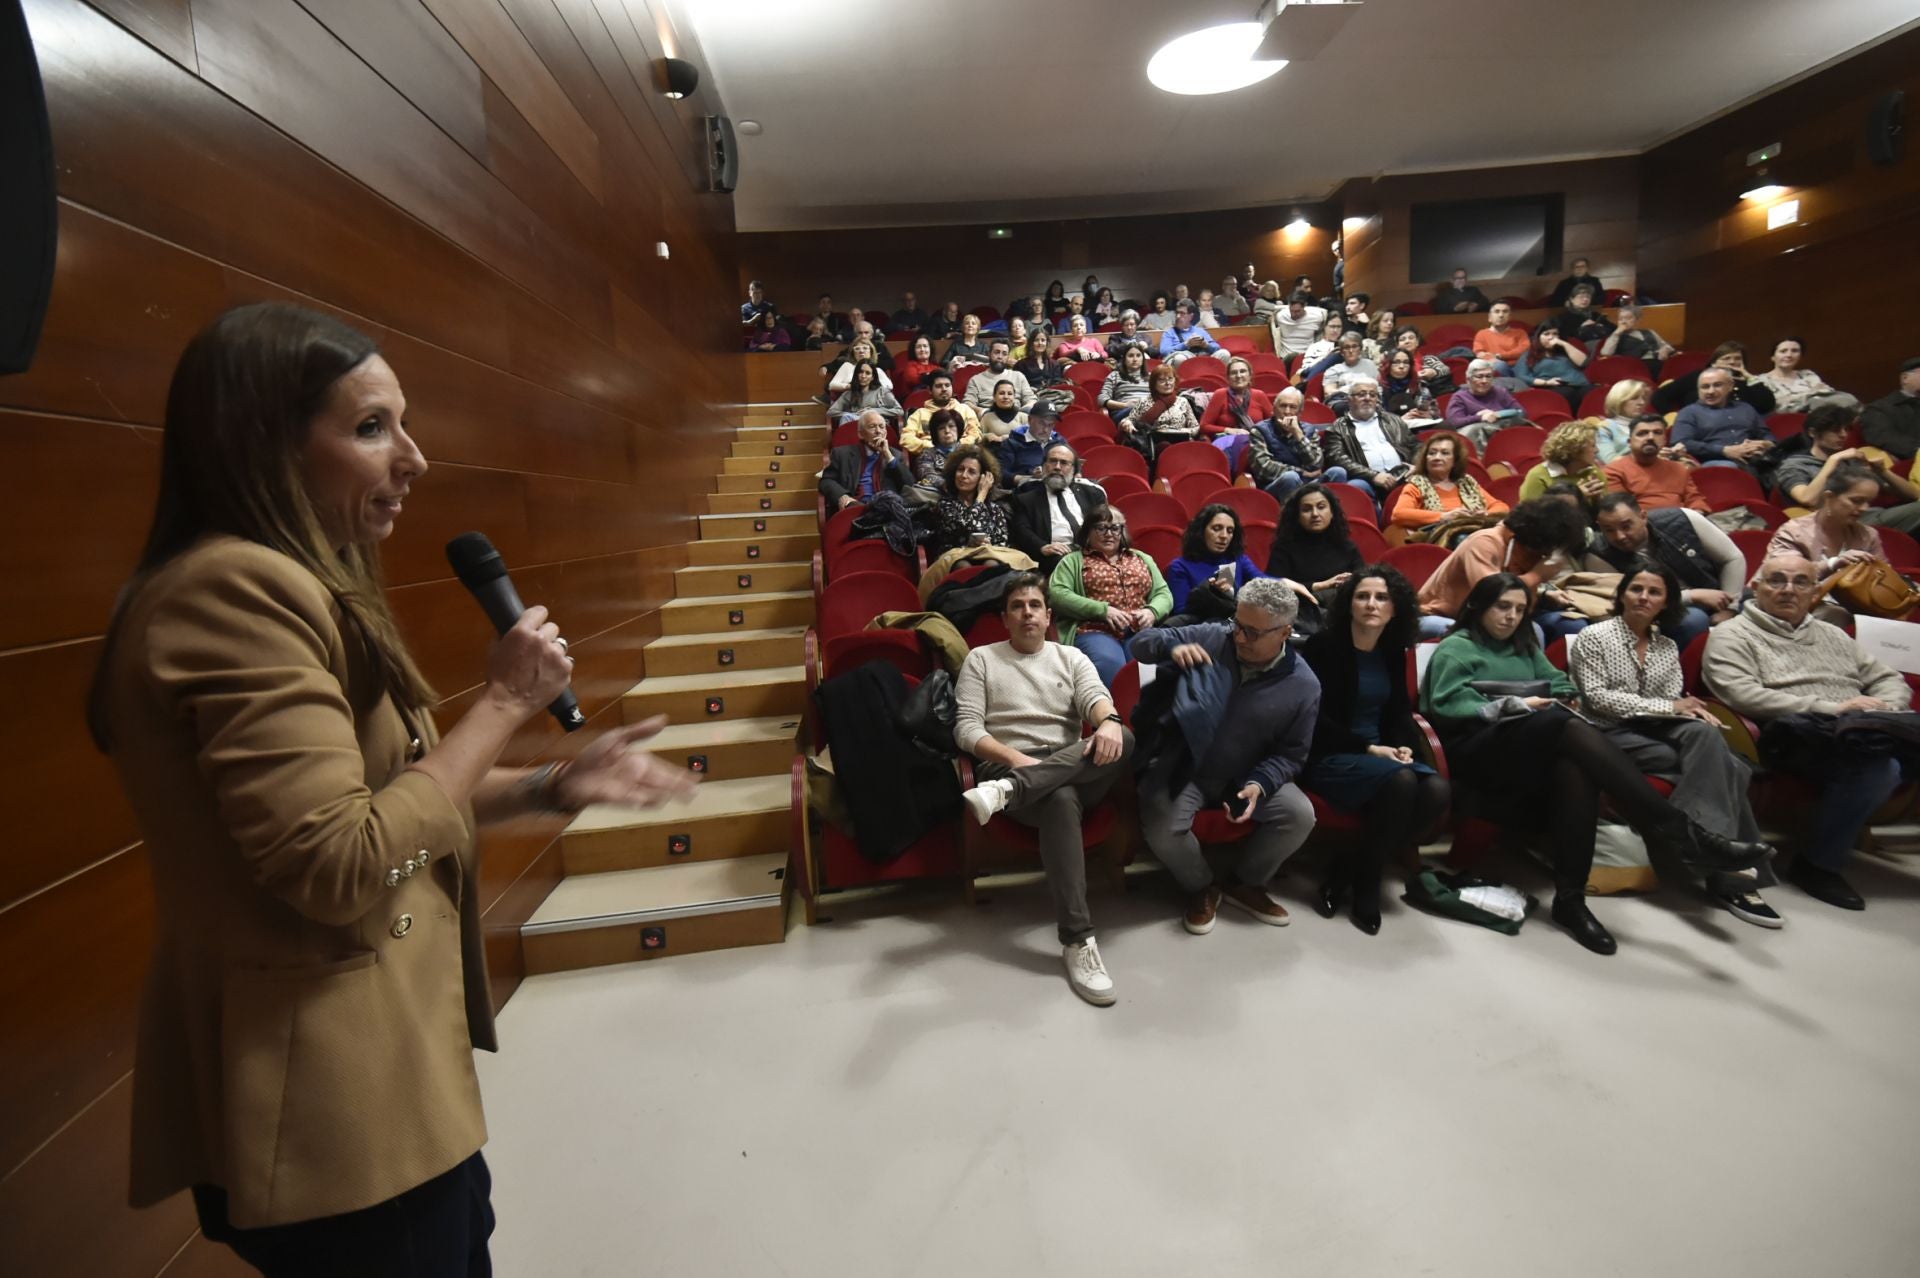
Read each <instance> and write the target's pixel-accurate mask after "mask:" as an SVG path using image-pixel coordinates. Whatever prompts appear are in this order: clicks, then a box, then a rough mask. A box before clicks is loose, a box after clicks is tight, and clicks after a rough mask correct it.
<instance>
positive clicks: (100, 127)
mask: <svg viewBox="0 0 1920 1278" xmlns="http://www.w3.org/2000/svg"><path fill="white" fill-rule="evenodd" d="M562 2H563V3H564V4H565V11H564V12H563V10H562V8H560V7H556V0H444V2H443V0H434V3H433V4H431V5H428V4H426V3H424V2H423V0H387V2H383V3H382V4H379V5H366V4H350V3H345V2H344V0H261V2H259V3H254V2H252V0H245V2H243V0H194V3H192V4H189V3H188V0H97V2H92V3H88V2H83V0H27V3H26V10H27V14H28V21H29V26H30V30H31V32H32V35H33V38H34V41H35V46H36V51H37V52H38V54H39V57H40V60H41V67H42V72H43V76H44V79H45V82H46V86H47V94H48V103H49V108H50V111H51V115H52V119H53V130H54V141H55V149H56V152H57V157H58V164H59V174H60V196H61V204H60V218H61V231H62V239H61V245H60V254H59V258H58V262H57V265H56V277H55V283H54V290H53V298H52V305H51V308H50V311H49V315H48V318H47V326H46V334H45V340H44V341H43V343H42V346H41V350H40V355H39V358H38V360H37V361H36V363H35V366H34V367H33V369H32V370H31V371H29V372H28V373H26V374H23V375H20V376H14V377H7V378H0V581H4V582H5V583H6V585H7V590H8V592H9V593H8V597H7V598H6V599H5V601H4V602H5V604H6V606H5V607H4V609H0V616H3V617H4V618H5V620H4V621H0V704H4V705H5V707H6V709H5V710H4V711H0V714H4V716H5V717H4V719H0V803H4V804H5V805H6V808H7V810H8V812H9V815H10V822H9V830H8V836H9V837H8V855H7V856H6V857H4V858H0V1017H4V1018H5V1022H6V1023H7V1025H8V1027H9V1050H8V1051H7V1052H6V1053H4V1054H0V1255H5V1256H6V1257H7V1258H8V1263H9V1266H10V1271H11V1268H18V1267H20V1266H21V1265H22V1264H23V1263H24V1265H25V1269H24V1270H23V1272H85V1273H87V1274H89V1275H95V1274H98V1275H107V1276H113V1275H121V1274H127V1275H138V1276H140V1278H147V1276H149V1275H154V1274H158V1273H161V1272H166V1273H170V1274H175V1275H180V1274H189V1275H205V1274H225V1273H231V1272H233V1271H234V1266H233V1264H232V1263H231V1260H230V1258H229V1257H228V1256H227V1255H226V1253H224V1252H223V1251H222V1250H220V1249H217V1248H212V1247H209V1246H207V1245H206V1244H205V1243H204V1242H203V1241H199V1240H197V1239H196V1238H195V1235H194V1233H193V1226H192V1215H191V1211H190V1208H189V1206H188V1204H187V1203H186V1202H185V1200H184V1199H177V1200H175V1201H173V1202H171V1203H168V1204H166V1205H165V1206H163V1207H161V1208H158V1209H156V1210H154V1211H152V1212H147V1213H143V1214H140V1215H139V1216H137V1217H136V1216H133V1215H132V1214H131V1213H129V1212H127V1211H126V1209H125V1208H124V1207H122V1206H121V1205H120V1203H121V1199H122V1198H123V1196H124V1186H125V1168H126V1133H125V1122H126V1103H125V1102H126V1092H127V1087H128V1083H127V1076H128V1070H129V1068H130V1067H131V1063H132V1062H131V1047H132V1039H133V1011H134V1007H135V1004H136V1002H137V997H138V990H139V987H140V983H141V981H142V980H143V978H144V975H145V966H146V952H147V949H148V947H149V945H150V936H151V929H152V915H151V909H152V907H151V901H150V896H151V890H150V886H149V881H148V875H147V869H146V858H145V853H144V850H143V849H142V848H141V846H140V845H139V844H138V842H137V839H138V831H137V829H136V828H135V826H134V824H133V821H132V816H131V813H130V812H129V811H128V809H127V807H126V805H125V803H124V801H123V800H122V799H121V797H120V793H119V789H118V786H117V785H116V784H115V781H114V778H113V773H112V769H111V766H110V765H109V763H108V761H107V760H106V759H104V758H103V757H101V756H100V755H99V754H97V753H96V752H95V751H94V750H93V749H92V747H91V744H90V743H89V741H88V739H87V737H86V733H85V728H84V723H83V718H82V714H83V706H84V698H85V693H86V689H87V685H88V682H89V680H90V678H91V675H92V671H93V667H94V664H95V662H96V661H97V659H98V655H99V651H100V647H101V644H100V640H99V635H100V632H101V630H102V628H103V626H104V625H105V623H106V620H107V617H108V616H109V612H110V609H111V606H112V601H113V597H114V594H115V592H116V591H117V589H118V588H119V585H120V583H121V582H122V581H123V580H124V578H125V575H126V573H127V572H128V571H129V570H130V568H131V567H132V565H133V562H134V560H135V558H136V556H137V554H138V551H139V546H140V543H141V541H142V539H143V537H144V533H145V525H146V523H147V521H148V519H149V518H150V514H151V510H152V503H153V496H154V491H155V487H156V479H157V473H158V458H159V447H160V442H161V437H162V436H161V427H162V424H163V418H164V410H165V399H166V389H167V383H168V380H169V378H170V376H171V373H172V368H173V365H174V363H175V361H176V360H177V358H178V356H179V353H180V350H181V348H182V347H183V346H184V345H185V343H186V341H187V339H188V338H189V337H190V336H191V335H192V334H193V333H194V332H195V331H197V330H198V329H199V328H200V327H201V326H202V325H204V324H205V323H206V322H207V321H208V320H209V319H211V318H212V317H213V316H214V315H216V314H218V313H219V312H220V311H221V310H222V309H223V308H225V307H227V306H231V305H234V304H237V303H240V302H246V301H255V300H262V299H277V300H287V301H295V302H299V303H302V304H305V305H309V306H314V307H318V308H320V309H323V310H326V311H328V312H330V313H332V314H335V315H337V316H339V317H341V318H342V319H344V320H346V321H347V322H349V323H352V324H355V325H356V326H358V327H360V328H362V329H363V330H365V331H366V332H368V333H369V334H370V335H372V336H373V337H374V338H375V340H377V341H378V342H379V343H380V344H381V346H382V348H383V350H384V352H385V354H386V356H387V358H388V359H389V361H390V362H391V363H392V364H393V366H394V368H395V370H396V371H397V373H398V374H399V376H400V379H401V383H402V386H403V388H404V390H405V392H406V394H407V398H408V421H409V425H410V426H411V428H412V429H413V431H414V433H415V434H416V435H417V436H418V437H419V439H420V442H421V445H422V448H423V449H424V451H425V452H426V455H427V457H428V459H429V461H430V463H431V469H430V470H429V472H428V473H427V474H426V475H425V476H423V477H422V479H421V480H420V481H419V482H418V483H417V484H416V485H415V487H414V490H413V493H412V496H411V497H410V499H409V501H408V503H407V509H406V511H405V512H404V514H403V515H402V517H401V520H400V523H399V526H398V529H397V531H396V535H395V536H394V538H393V540H392V541H391V542H390V543H389V544H388V545H387V547H386V548H385V552H384V556H383V558H384V561H385V567H386V570H387V574H388V578H389V583H390V589H391V596H392V599H393V603H394V607H395V611H396V613H397V614H398V616H399V617H400V621H401V626H402V629H403V632H404V633H405V634H406V635H407V637H408V640H409V642H410V643H411V644H412V645H414V647H415V649H416V651H417V654H418V656H419V659H420V661H421V664H422V666H423V668H424V669H425V670H426V672H427V674H428V677H429V678H430V679H432V680H433V681H434V682H435V683H436V686H437V687H438V688H439V689H440V691H441V693H442V695H443V697H445V700H444V701H443V703H442V704H441V705H440V706H439V707H437V709H436V715H437V717H438V718H439V719H440V720H441V722H442V723H443V724H450V723H452V722H454V721H455V720H457V718H458V716H459V714H460V713H461V712H462V711H463V710H464V709H465V707H466V706H467V705H469V704H471V703H472V701H473V699H474V697H475V696H476V695H477V685H478V683H479V682H480V680H481V679H482V678H483V676H484V669H485V658H486V653H487V649H488V645H489V642H490V639H491V634H490V631H489V628H488V627H487V625H486V622H485V620H484V618H483V617H482V616H481V614H480V613H479V611H478V609H477V608H476V607H475V606H474V604H473V602H472V601H471V599H469V598H468V597H467V595H466V592H465V591H464V590H463V589H461V588H460V587H459V586H458V584H457V583H455V582H453V581H452V580H451V579H450V577H449V575H448V570H447V568H446V566H445V561H444V557H443V551H442V547H443V546H444V543H445V542H446V541H447V539H448V538H450V537H452V536H453V535H455V534H457V533H459V532H463V531H466V530H467V529H470V528H479V529H482V530H484V531H486V532H487V533H488V534H489V535H490V536H491V537H492V538H493V539H494V541H495V542H496V544H497V545H499V546H500V547H501V549H502V551H503V552H504V553H505V554H506V555H507V557H508V559H509V562H510V563H512V564H513V565H514V568H515V577H516V580H517V581H518V583H519V584H520V587H521V589H522V592H523V593H524V594H525V596H526V597H527V598H528V599H529V600H530V601H534V602H541V603H546V604H548V605H550V606H551V607H552V608H553V609H554V613H555V616H556V619H558V620H559V621H560V623H561V624H562V626H563V627H564V628H565V630H566V633H567V634H568V635H569V637H570V638H572V639H573V640H574V641H575V652H576V655H577V657H578V663H579V664H578V666H577V668H576V678H575V687H576V691H577V692H578V695H579V696H580V699H581V702H582V705H583V707H584V708H585V709H586V710H587V712H588V714H589V716H590V723H591V724H592V725H593V726H594V727H595V728H598V727H601V726H604V725H613V724H617V723H618V722H619V720H620V707H619V698H620V695H621V694H622V693H623V692H624V691H625V690H626V689H627V688H628V687H630V686H631V685H632V683H633V682H634V681H635V680H637V679H638V678H639V677H641V675H642V674H643V669H642V649H643V647H644V645H645V643H646V642H647V641H648V640H649V639H651V638H652V637H654V636H656V635H658V634H659V632H660V620H659V615H658V610H659V608H660V606H661V604H662V603H664V602H665V601H666V600H667V599H669V598H671V597H672V592H673V581H672V574H673V571H674V569H675V568H677V567H679V566H681V565H682V564H683V563H684V562H685V559H686V552H685V547H684V542H685V540H686V539H687V538H688V537H690V536H692V535H693V533H694V528H695V524H694V521H693V516H694V514H695V513H696V512H697V511H699V510H700V509H701V508H702V507H703V505H704V503H703V502H702V500H701V495H702V494H703V493H704V492H705V491H707V489H708V488H709V487H710V477H711V475H712V474H713V472H714V471H715V470H716V469H717V467H718V461H719V458H720V457H721V456H722V455H724V452H725V434H724V432H723V430H722V428H723V427H724V426H726V425H728V424H730V423H732V422H734V421H737V420H738V416H737V411H738V405H739V403H740V402H741V400H742V399H743V390H744V372H743V369H742V368H741V365H740V360H739V359H738V358H737V356H736V354H735V344H736V342H735V332H734V329H735V325H734V322H733V318H732V316H731V314H730V313H729V311H730V308H729V307H728V306H726V305H714V306H709V307H706V308H705V309H703V310H696V311H692V312H686V313H682V312H681V311H679V310H676V309H675V307H674V306H673V299H715V300H716V301H722V300H724V299H727V298H729V297H730V296H731V294H732V292H733V291H734V281H735V280H736V279H737V277H738V271H737V267H736V263H735V245H734V236H733V229H732V208H731V201H730V200H728V199H727V198H726V197H721V196H714V195H710V194H706V193H704V192H702V191H701V190H700V189H699V188H698V186H697V184H696V183H695V182H694V181H693V180H692V175H697V174H698V173H699V172H700V169H699V165H700V164H701V163H702V162H703V161H702V160H701V158H700V156H699V154H698V151H697V149H695V148H694V146H693V142H694V139H695V137H696V125H697V120H698V117H699V116H700V115H702V114H705V113H707V112H710V111H714V110H717V109H719V107H718V103H717V102H716V101H715V100H714V98H713V96H712V91H711V89H710V88H709V89H708V90H706V91H703V93H702V94H701V95H698V96H696V98H695V99H693V100H689V101H686V102H682V103H667V102H665V101H664V100H660V101H649V100H648V99H649V98H658V95H657V94H654V93H652V92H651V90H650V89H648V88H645V87H643V85H642V84H641V83H640V82H639V81H638V80H636V79H635V75H634V71H633V68H632V67H631V66H630V65H629V61H628V60H629V59H630V58H632V57H635V56H640V57H643V58H644V50H645V48H646V45H645V40H644V37H643V35H642V29H643V28H644V29H649V30H651V29H653V28H655V27H657V25H658V19H657V18H654V17H652V16H651V11H650V10H649V8H648V4H647V2H646V0H627V6H628V7H630V8H631V9H632V11H633V14H634V15H636V16H637V18H638V21H636V20H635V19H634V18H629V19H628V21H627V22H626V24H625V26H624V27H622V28H621V29H620V30H619V31H618V32H617V33H616V32H615V31H614V30H612V29H610V28H609V26H608V25H607V23H606V22H605V21H604V20H603V18H602V16H601V14H600V13H599V11H598V10H596V9H594V8H593V6H592V5H591V3H569V2H566V0H562ZM616 34H617V36H618V42H617V43H616ZM609 75H611V76H612V77H613V79H612V81H611V82H609V80H608V79H607V78H606V77H607V76H609ZM682 152H685V154H682ZM663 239H664V240H668V241H669V242H671V243H672V244H673V248H674V253H673V257H672V258H671V259H669V260H662V259H660V258H658V257H657V256H656V255H655V254H654V252H653V245H654V242H655V241H656V240H663ZM582 744H583V743H582V741H581V740H580V738H579V737H578V736H565V735H563V734H561V733H560V731H559V729H558V728H557V727H556V726H555V725H553V724H552V722H551V721H550V720H549V719H547V718H546V717H545V716H541V717H540V718H539V719H537V720H534V721H530V722H529V723H528V724H527V725H525V727H524V728H523V729H522V730H521V731H520V732H519V733H518V734H516V736H515V737H514V739H513V740H512V742H510V744H509V746H508V749H507V752H506V754H505V756H504V757H505V758H506V760H507V761H509V762H511V763H515V764H525V763H528V762H534V761H538V760H540V759H542V758H548V757H561V756H565V755H567V754H569V753H571V752H573V751H576V750H578V749H579V748H580V746H581V745H582ZM556 834H557V824H556V823H553V822H534V823H530V824H529V826H527V827H524V828H516V829H511V830H504V831H501V832H500V835H499V837H497V838H496V837H493V836H491V835H490V836H489V837H487V838H486V839H485V840H484V842H483V848H482V872H481V882H480V889H479V890H480V892H481V896H482V907H483V909H484V911H485V927H486V929H487V948H488V952H489V954H490V956H492V958H493V960H494V962H495V969H494V972H493V986H494V990H495V994H496V997H497V998H498V999H500V1000H504V999H505V998H507V997H508V996H509V995H510V994H511V993H512V990H513V987H514V985H515V984H517V982H518V981H519V979H520V976H521V973H522V965H521V960H520V955H519V936H518V927H519V924H520V922H521V921H522V920H523V919H524V918H525V917H526V915H527V914H528V913H529V912H531V910H532V909H533V908H534V907H535V906H537V905H538V903H539V901H540V900H541V899H542V898H543V897H544V896H545V894H546V892H547V891H548V890H549V889H550V887H551V885H552V883H553V882H554V881H555V879H556V877H557V874H558V857H557V854H556V853H555V851H554V847H555V843H554V839H555V835H556ZM50 1258H51V1259H50ZM43 1261H45V1262H46V1263H42V1262H43ZM76 1266H77V1267H76Z"/></svg>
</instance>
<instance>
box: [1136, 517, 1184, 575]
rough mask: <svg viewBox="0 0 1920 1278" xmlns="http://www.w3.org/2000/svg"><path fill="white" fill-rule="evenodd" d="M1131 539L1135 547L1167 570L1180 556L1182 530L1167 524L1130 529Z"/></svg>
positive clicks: (1163, 569)
mask: <svg viewBox="0 0 1920 1278" xmlns="http://www.w3.org/2000/svg"><path fill="white" fill-rule="evenodd" d="M1128 536H1129V540H1131V541H1132V543H1133V548H1134V549H1135V550H1138V551H1140V552H1141V553H1142V554H1144V555H1146V556H1147V558H1149V559H1151V560H1153V562H1154V563H1156V564H1159V565H1160V571H1161V572H1165V571H1167V569H1168V568H1170V567H1171V566H1172V565H1173V561H1174V560H1176V559H1178V558H1179V557H1180V542H1181V540H1182V533H1181V530H1180V529H1178V528H1170V527H1167V526H1165V525H1158V524H1156V525H1150V526H1148V527H1145V528H1140V529H1135V530H1129V534H1128Z"/></svg>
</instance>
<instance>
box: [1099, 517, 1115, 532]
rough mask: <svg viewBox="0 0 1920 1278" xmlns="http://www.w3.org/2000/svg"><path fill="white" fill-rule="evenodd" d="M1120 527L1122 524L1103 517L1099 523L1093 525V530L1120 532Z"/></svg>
mask: <svg viewBox="0 0 1920 1278" xmlns="http://www.w3.org/2000/svg"><path fill="white" fill-rule="evenodd" d="M1120 528H1121V525H1119V524H1116V523H1114V522H1113V521H1112V520H1111V519H1103V520H1101V521H1100V522H1099V523H1097V524H1095V525H1093V530H1094V531H1095V532H1119V531H1120Z"/></svg>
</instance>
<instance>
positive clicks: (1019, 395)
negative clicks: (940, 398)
mask: <svg viewBox="0 0 1920 1278" xmlns="http://www.w3.org/2000/svg"><path fill="white" fill-rule="evenodd" d="M1012 351H1013V348H1012V345H1011V343H1009V342H1008V340H1007V339H1006V338H1005V337H1002V336H1000V335H998V334H996V335H995V336H994V338H993V340H992V341H990V342H988V343H987V365H986V367H985V368H983V369H981V370H980V371H979V372H977V373H975V374H974V375H973V380H972V381H970V382H968V383H967V394H966V401H967V403H968V404H970V405H971V406H972V407H973V409H974V411H976V412H985V410H986V409H987V408H988V406H990V405H991V404H992V403H993V400H994V393H995V388H996V387H998V386H999V385H1000V383H1002V382H1009V383H1011V384H1012V386H1013V398H1014V402H1015V404H1016V405H1017V406H1019V407H1020V408H1022V409H1025V408H1030V407H1032V405H1033V397H1034V390H1033V387H1032V386H1031V385H1029V384H1028V382H1027V375H1026V374H1025V373H1022V372H1021V371H1020V370H1018V369H1016V368H1014V367H1013V364H1012V359H1011V357H1012Z"/></svg>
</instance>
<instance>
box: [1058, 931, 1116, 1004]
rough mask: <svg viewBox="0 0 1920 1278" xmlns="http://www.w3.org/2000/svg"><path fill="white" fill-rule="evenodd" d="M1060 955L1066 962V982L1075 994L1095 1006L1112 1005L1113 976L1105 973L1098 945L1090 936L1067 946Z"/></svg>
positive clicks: (1105, 969)
mask: <svg viewBox="0 0 1920 1278" xmlns="http://www.w3.org/2000/svg"><path fill="white" fill-rule="evenodd" d="M1061 957H1062V958H1064V959H1065V960H1066V964H1067V984H1068V985H1071V986H1072V987H1073V992H1074V993H1075V994H1078V995H1079V996H1080V997H1081V998H1083V999H1085V1000H1087V1002H1089V1003H1091V1004H1093V1005H1094V1006H1095V1007H1110V1006H1112V1004H1113V998H1114V995H1113V978H1112V977H1111V976H1108V975H1107V965H1106V964H1105V963H1102V962H1101V961H1100V946H1099V945H1098V944H1097V943H1096V942H1095V941H1094V939H1093V938H1092V937H1091V936H1089V937H1088V938H1087V939H1086V940H1084V941H1075V942H1074V943H1073V944H1072V945H1069V946H1067V948H1066V952H1065V953H1064V954H1063V955H1062V956H1061Z"/></svg>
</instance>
